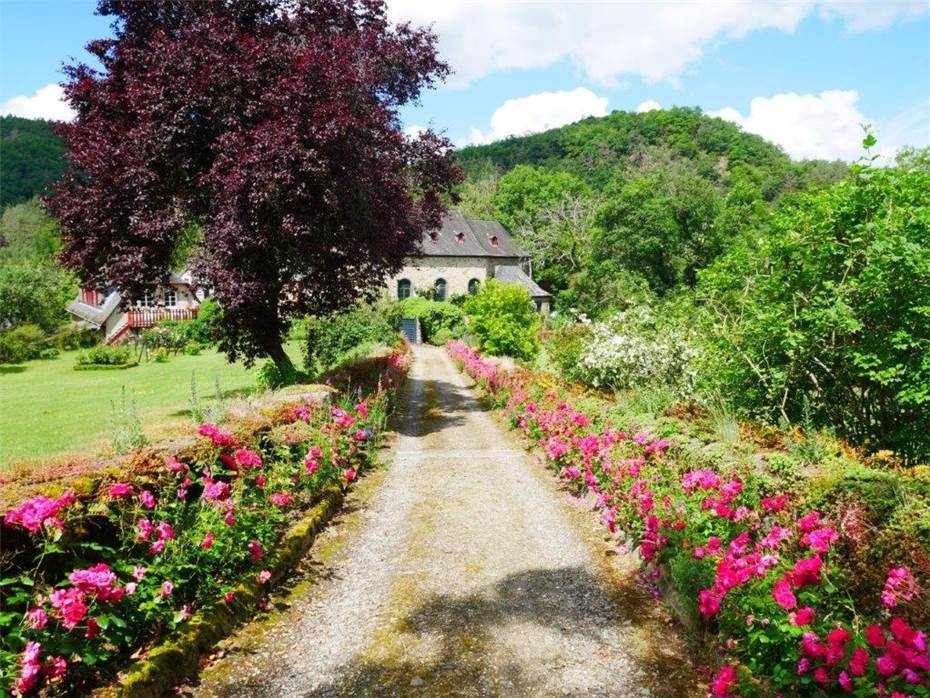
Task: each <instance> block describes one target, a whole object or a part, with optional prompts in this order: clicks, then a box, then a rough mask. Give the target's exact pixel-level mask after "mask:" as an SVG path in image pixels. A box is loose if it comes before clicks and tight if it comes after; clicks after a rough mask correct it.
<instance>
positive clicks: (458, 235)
mask: <svg viewBox="0 0 930 698" xmlns="http://www.w3.org/2000/svg"><path fill="white" fill-rule="evenodd" d="M455 241H456V242H457V243H459V244H460V245H462V244H464V243H465V233H463V232H462V231H461V230H457V231H455Z"/></svg>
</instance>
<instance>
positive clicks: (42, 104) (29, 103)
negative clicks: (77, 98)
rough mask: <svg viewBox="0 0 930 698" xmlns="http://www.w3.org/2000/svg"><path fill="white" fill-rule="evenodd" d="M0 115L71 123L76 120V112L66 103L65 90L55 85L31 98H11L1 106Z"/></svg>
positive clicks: (43, 88) (42, 89)
mask: <svg viewBox="0 0 930 698" xmlns="http://www.w3.org/2000/svg"><path fill="white" fill-rule="evenodd" d="M0 114H2V115H3V116H8V115H10V116H22V117H25V118H27V119H52V120H54V121H71V119H73V118H74V110H73V109H71V107H69V106H68V103H67V102H65V93H64V90H62V89H61V87H60V86H59V85H54V84H53V85H46V86H45V87H41V88H39V89H38V90H37V91H36V93H35V94H34V95H32V96H31V97H27V96H26V95H20V96H19V97H11V98H10V99H8V100H6V101H5V102H3V103H2V104H0Z"/></svg>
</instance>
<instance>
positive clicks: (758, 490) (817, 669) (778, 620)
mask: <svg viewBox="0 0 930 698" xmlns="http://www.w3.org/2000/svg"><path fill="white" fill-rule="evenodd" d="M447 350H448V352H449V354H450V355H451V356H452V357H453V359H454V360H455V361H456V362H457V363H458V364H459V366H460V367H461V368H462V369H463V370H464V371H465V372H466V373H467V374H468V375H469V376H471V378H472V379H474V380H475V381H476V383H477V384H478V386H479V387H480V389H481V391H482V395H483V397H484V398H485V400H486V401H487V402H488V403H489V404H490V405H491V406H492V407H494V408H497V409H500V410H502V411H503V413H504V414H505V415H506V416H507V417H508V419H509V421H510V425H511V427H512V428H515V429H518V430H519V431H520V432H521V433H522V434H523V435H524V437H525V438H526V439H527V441H528V443H529V444H531V445H534V446H536V447H537V448H539V449H540V451H541V452H542V455H543V459H544V462H545V463H546V465H547V466H548V467H549V468H551V469H552V470H554V471H555V472H556V473H557V474H558V475H559V477H561V478H562V479H563V480H564V481H565V483H566V485H567V486H568V487H569V488H571V489H572V490H574V491H575V492H578V493H581V492H587V493H590V494H591V495H593V496H594V497H595V498H596V499H597V507H598V509H599V510H600V512H601V518H602V521H603V523H604V525H605V526H606V527H607V528H608V529H609V530H610V532H611V533H614V534H617V536H618V537H621V538H624V539H625V540H626V545H628V546H629V547H636V548H638V549H639V552H640V554H641V556H642V557H643V558H644V560H645V561H646V562H647V567H648V569H649V570H650V573H651V574H652V575H653V576H654V577H660V576H663V575H664V574H665V573H667V572H668V570H669V568H670V566H672V565H676V564H677V565H688V566H689V567H688V571H689V573H691V574H689V582H688V583H689V584H691V587H690V588H675V586H674V584H673V585H672V589H674V591H676V592H677V593H678V594H679V596H682V597H684V598H688V597H689V595H692V596H691V598H692V599H693V600H694V601H695V602H696V605H697V607H698V609H699V611H700V614H701V615H702V616H703V618H704V619H705V621H706V623H707V625H708V626H709V627H712V628H714V629H715V630H716V631H717V634H718V637H719V638H720V640H721V650H723V654H724V656H727V657H730V658H731V661H730V662H729V663H727V664H724V665H723V666H722V667H721V668H720V669H719V670H718V671H717V672H716V674H715V675H714V676H713V678H712V681H711V691H712V694H713V695H714V696H716V697H718V698H729V697H731V696H735V695H744V696H753V695H785V696H788V695H823V694H825V693H829V694H835V693H840V694H843V693H849V694H852V695H856V696H871V695H877V696H883V697H884V696H891V698H904V697H905V696H918V695H928V679H930V654H928V649H927V633H926V631H924V630H919V629H917V628H915V627H912V625H910V624H909V623H908V622H907V621H906V619H905V618H904V617H903V615H904V614H905V613H906V609H907V607H908V604H919V603H921V602H922V601H923V600H924V599H926V598H927V596H926V590H925V589H921V588H920V586H919V585H918V583H917V581H916V580H915V579H914V577H913V575H912V574H911V571H910V570H909V569H908V568H907V567H902V566H895V567H892V568H891V569H889V570H888V573H887V578H886V582H885V585H884V588H883V589H882V590H881V600H882V603H883V604H884V607H885V609H886V612H885V613H884V614H883V615H882V616H881V617H871V618H869V617H866V616H865V615H864V614H861V613H859V612H857V609H856V608H855V607H854V605H853V603H852V600H851V599H849V598H848V597H844V594H843V591H842V589H841V588H839V587H840V586H841V576H842V573H843V570H841V569H840V568H839V566H838V565H837V564H836V563H835V562H834V560H833V556H832V555H831V550H832V548H833V547H834V545H835V544H836V543H837V541H838V539H839V537H840V534H839V533H838V531H837V529H836V527H835V526H834V524H833V522H831V520H830V518H829V517H827V516H824V515H823V514H821V513H820V512H817V511H803V510H802V509H801V507H803V502H795V501H793V499H792V496H791V495H789V494H788V493H778V492H775V493H769V492H764V488H763V487H762V485H761V483H760V482H758V478H755V477H753V474H752V472H751V471H748V470H747V471H739V470H737V469H734V470H728V469H721V470H719V471H718V470H717V469H712V468H698V469H691V468H689V466H688V465H687V463H685V462H680V460H679V458H678V453H677V446H676V443H675V442H674V441H672V440H669V439H660V438H656V437H655V436H653V435H651V434H649V433H644V432H641V433H627V432H625V431H623V430H621V429H619V428H617V427H616V426H615V425H614V424H612V423H611V419H610V418H609V405H608V404H606V403H604V402H603V401H601V404H599V405H598V404H594V403H596V401H592V400H585V402H584V404H585V406H586V408H587V411H584V410H581V409H578V408H577V407H575V406H573V404H572V401H573V398H572V397H571V396H570V394H569V391H567V390H565V389H564V387H562V386H558V385H556V386H555V387H553V381H552V380H551V378H547V379H546V380H541V379H540V378H539V377H538V376H535V375H534V374H532V373H530V372H528V371H524V370H510V371H508V370H505V369H503V368H501V367H500V366H499V365H498V364H496V363H494V362H492V361H489V360H487V359H485V358H483V357H482V356H481V355H480V354H479V353H478V352H476V351H475V350H473V349H471V348H470V347H468V346H467V345H465V344H464V343H462V342H452V343H450V344H449V345H448V346H447ZM592 405H593V407H592ZM666 576H667V575H666ZM665 581H666V583H667V582H668V580H667V579H666V580H665ZM680 586H681V585H680Z"/></svg>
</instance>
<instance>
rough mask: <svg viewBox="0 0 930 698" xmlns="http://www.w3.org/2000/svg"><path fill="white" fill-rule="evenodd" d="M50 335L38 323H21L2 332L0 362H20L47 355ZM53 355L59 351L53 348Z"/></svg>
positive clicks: (0, 336) (0, 335) (0, 334)
mask: <svg viewBox="0 0 930 698" xmlns="http://www.w3.org/2000/svg"><path fill="white" fill-rule="evenodd" d="M48 351H49V349H48V335H46V334H45V332H43V331H42V328H41V327H39V326H38V325H19V326H18V327H14V328H13V329H11V330H6V331H3V332H0V364H18V363H22V362H23V361H29V360H30V359H38V358H39V357H41V356H45V355H47V354H46V352H48ZM51 351H52V355H54V354H55V353H57V352H56V351H55V350H54V349H53V350H51Z"/></svg>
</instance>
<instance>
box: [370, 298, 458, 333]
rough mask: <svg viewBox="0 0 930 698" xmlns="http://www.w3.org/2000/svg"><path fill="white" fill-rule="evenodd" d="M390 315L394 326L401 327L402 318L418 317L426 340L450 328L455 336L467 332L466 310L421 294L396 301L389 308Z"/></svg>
mask: <svg viewBox="0 0 930 698" xmlns="http://www.w3.org/2000/svg"><path fill="white" fill-rule="evenodd" d="M388 317H389V319H390V321H391V323H392V325H393V326H394V327H400V321H401V319H402V318H405V317H412V318H417V319H418V320H419V321H420V329H421V330H422V333H423V339H424V340H425V341H430V338H431V337H432V335H434V334H435V333H436V332H439V331H440V330H443V329H445V330H448V331H449V332H450V333H451V335H452V337H453V338H458V337H461V336H462V334H464V332H465V311H464V310H463V309H462V308H461V307H459V306H458V305H453V304H452V303H448V302H443V301H434V300H429V299H427V298H421V297H419V296H413V297H411V298H407V299H405V300H402V301H400V302H399V303H394V304H393V305H392V306H391V308H389V310H388Z"/></svg>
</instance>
